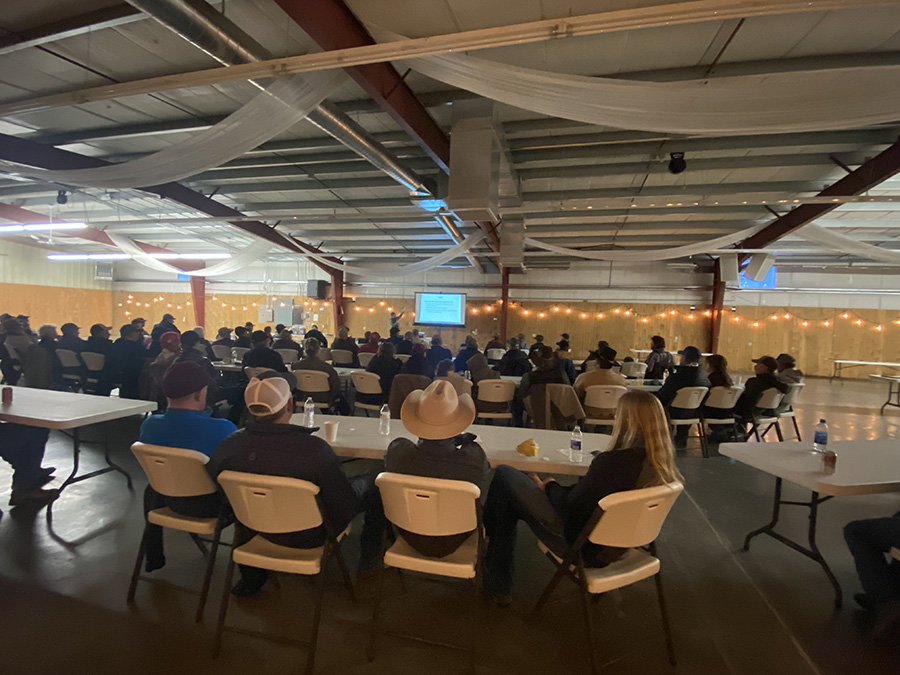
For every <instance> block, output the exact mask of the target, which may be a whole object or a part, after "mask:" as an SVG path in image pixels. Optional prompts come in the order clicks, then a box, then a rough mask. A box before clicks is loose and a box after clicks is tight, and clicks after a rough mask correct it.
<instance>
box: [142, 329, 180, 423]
mask: <svg viewBox="0 0 900 675" xmlns="http://www.w3.org/2000/svg"><path fill="white" fill-rule="evenodd" d="M159 347H160V352H159V354H157V355H156V358H155V359H153V361H152V362H151V363H150V364H149V365H148V366H147V373H146V386H145V387H144V386H142V389H143V391H142V392H141V397H142V398H144V399H145V400H148V401H156V402H157V404H158V405H159V409H160V410H165V409H166V397H165V395H164V394H163V385H162V383H163V377H164V376H165V374H166V371H167V370H168V369H169V366H171V365H172V364H173V363H175V359H177V358H178V357H179V356H180V355H181V334H180V333H175V332H170V333H163V334H162V335H161V336H160V337H159ZM148 351H149V350H148Z"/></svg>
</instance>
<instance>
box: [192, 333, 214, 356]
mask: <svg viewBox="0 0 900 675" xmlns="http://www.w3.org/2000/svg"><path fill="white" fill-rule="evenodd" d="M193 331H194V332H195V333H196V334H197V336H198V337H199V338H200V342H199V343H198V344H197V346H196V347H195V349H197V351H199V352H201V353H202V354H203V355H204V356H205V357H206V358H208V359H209V360H210V361H215V360H216V355H215V354H214V353H213V350H212V343H211V342H210V341H209V340H207V339H206V329H205V328H203V326H194V328H193Z"/></svg>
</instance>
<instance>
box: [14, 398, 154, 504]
mask: <svg viewBox="0 0 900 675" xmlns="http://www.w3.org/2000/svg"><path fill="white" fill-rule="evenodd" d="M154 410H156V403H155V402H153V401H135V400H131V399H125V398H115V397H109V396H91V395H89V394H73V393H72V392H68V391H50V390H47V389H28V388H27V387H15V388H14V391H13V401H12V403H9V404H4V405H0V421H4V422H15V423H16V424H24V425H26V426H30V427H42V428H44V429H60V430H65V429H71V430H72V442H73V446H72V472H71V473H70V474H69V477H68V478H66V480H65V481H63V484H62V485H61V486H60V488H59V489H60V491H62V490H64V489H65V488H66V487H68V486H69V485H71V484H72V483H78V482H79V481H83V480H86V479H88V478H93V477H94V476H100V475H102V474H104V473H109V472H110V471H118V472H119V473H121V474H122V475H124V476H125V478H126V479H127V481H128V487H129V489H130V488H131V476H130V475H129V474H128V472H127V471H125V469H123V468H122V467H120V466H118V465H117V464H115V463H114V462H113V461H112V460H111V459H110V457H109V447H108V445H107V444H105V443H104V448H103V456H104V459H105V460H106V464H107V465H106V466H105V467H104V468H102V469H98V470H96V471H91V472H90V473H86V474H82V475H81V476H79V475H78V466H79V458H80V454H81V441H80V439H79V434H78V430H79V428H80V427H84V426H87V425H89V424H97V423H100V422H109V421H111V420H117V419H120V418H122V417H129V416H131V415H142V414H144V413H149V412H153V411H154Z"/></svg>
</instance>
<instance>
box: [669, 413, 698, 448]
mask: <svg viewBox="0 0 900 675" xmlns="http://www.w3.org/2000/svg"><path fill="white" fill-rule="evenodd" d="M699 416H700V411H699V410H685V409H684V408H669V419H673V420H689V419H694V418H695V417H699ZM690 430H691V428H690V427H689V426H688V425H687V424H682V425H680V426H677V427H675V440H676V441H679V442H681V443H684V442H685V441H687V437H688V432H689V431H690Z"/></svg>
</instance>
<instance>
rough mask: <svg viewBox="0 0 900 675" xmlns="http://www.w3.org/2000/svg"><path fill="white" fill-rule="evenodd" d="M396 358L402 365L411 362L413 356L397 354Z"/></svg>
mask: <svg viewBox="0 0 900 675" xmlns="http://www.w3.org/2000/svg"><path fill="white" fill-rule="evenodd" d="M395 356H396V358H397V359H398V360H399V361H401V362H402V363H406V362H407V361H409V357H410V356H411V354H396V355H395Z"/></svg>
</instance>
